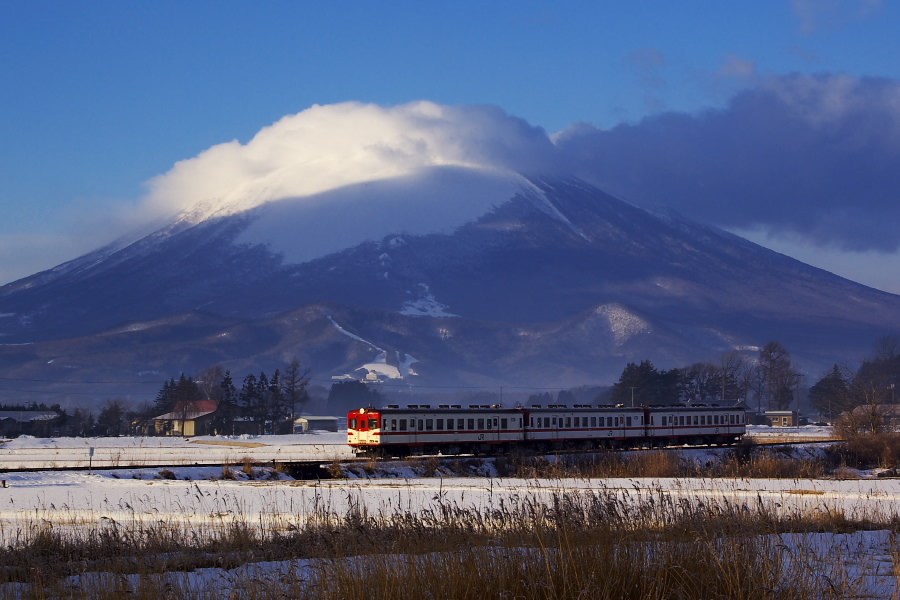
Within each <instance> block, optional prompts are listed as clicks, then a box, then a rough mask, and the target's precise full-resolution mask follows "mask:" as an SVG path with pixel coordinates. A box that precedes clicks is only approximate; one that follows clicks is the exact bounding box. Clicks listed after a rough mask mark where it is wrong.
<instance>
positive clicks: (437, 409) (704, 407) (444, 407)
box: [351, 404, 745, 414]
mask: <svg viewBox="0 0 900 600" xmlns="http://www.w3.org/2000/svg"><path fill="white" fill-rule="evenodd" d="M645 409H650V410H654V411H658V410H678V411H684V410H687V411H708V410H741V411H743V410H745V408H744V407H743V406H721V405H719V404H689V405H684V404H663V405H651V406H624V405H621V404H620V405H612V404H573V405H572V406H569V405H567V404H547V405H542V404H534V405H532V406H517V407H510V406H502V405H500V404H438V405H437V406H434V405H431V404H407V405H406V406H400V405H399V404H388V405H387V406H382V407H378V408H375V407H372V406H369V407H364V408H358V409H356V410H355V411H351V412H360V413H361V414H365V412H379V413H398V412H410V411H417V412H422V411H428V412H432V413H441V412H454V413H456V412H460V411H472V412H487V411H489V412H497V411H502V412H516V411H523V410H530V411H540V412H547V411H560V410H565V411H597V410H603V411H620V412H621V411H643V410H645Z"/></svg>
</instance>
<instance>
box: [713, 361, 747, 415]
mask: <svg viewBox="0 0 900 600" xmlns="http://www.w3.org/2000/svg"><path fill="white" fill-rule="evenodd" d="M746 371H747V359H746V357H745V356H744V355H743V354H741V353H740V352H739V351H738V350H728V351H726V352H723V353H722V355H721V356H719V368H718V374H717V375H718V379H719V391H720V394H719V401H720V402H722V403H723V404H725V403H727V402H731V403H737V402H738V401H740V400H742V399H744V397H745V396H746V389H745V386H746V382H747V378H746Z"/></svg>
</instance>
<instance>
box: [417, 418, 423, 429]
mask: <svg viewBox="0 0 900 600" xmlns="http://www.w3.org/2000/svg"><path fill="white" fill-rule="evenodd" d="M416 429H418V430H419V431H422V429H423V427H422V419H419V426H418V427H416Z"/></svg>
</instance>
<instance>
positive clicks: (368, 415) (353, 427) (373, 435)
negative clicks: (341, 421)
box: [347, 408, 383, 454]
mask: <svg viewBox="0 0 900 600" xmlns="http://www.w3.org/2000/svg"><path fill="white" fill-rule="evenodd" d="M382 443H383V442H382V439H381V414H380V413H379V412H378V410H377V409H374V408H360V409H357V410H351V411H350V412H349V413H347V444H349V445H350V446H351V447H352V448H353V451H354V452H355V453H357V454H371V453H375V452H377V451H378V448H379V447H380V446H381V444H382Z"/></svg>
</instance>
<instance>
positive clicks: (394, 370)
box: [327, 315, 418, 380]
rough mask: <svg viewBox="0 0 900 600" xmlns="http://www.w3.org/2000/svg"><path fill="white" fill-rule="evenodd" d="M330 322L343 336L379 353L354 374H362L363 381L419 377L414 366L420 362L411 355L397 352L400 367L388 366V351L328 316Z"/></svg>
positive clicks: (355, 370)
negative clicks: (382, 378) (380, 378)
mask: <svg viewBox="0 0 900 600" xmlns="http://www.w3.org/2000/svg"><path fill="white" fill-rule="evenodd" d="M327 318H328V320H329V322H331V324H332V325H333V326H334V328H335V329H337V330H338V331H339V332H341V333H342V334H344V335H346V336H347V337H349V338H351V339H353V340H356V341H357V342H362V343H363V344H366V345H367V346H369V347H370V348H372V349H374V350H376V351H378V355H377V356H376V357H375V359H374V360H372V362H368V363H366V364H364V365H362V366H360V367H358V368H356V369H354V372H362V379H368V380H373V379H377V378H378V377H379V376H380V377H386V378H387V379H403V378H404V377H408V376H410V375H417V373H416V372H415V371H414V370H413V368H412V365H413V364H414V363H416V362H418V361H417V360H416V359H415V358H414V357H412V356H410V355H409V354H404V355H401V353H400V352H397V364H398V365H399V366H397V367H395V366H394V365H391V364H388V361H387V352H388V351H387V350H384V349H383V348H380V347H378V346H376V345H375V344H373V343H372V342H370V341H368V340H366V339H363V338H361V337H359V336H358V335H355V334H353V333H350V332H349V331H347V330H346V329H344V328H343V327H341V326H340V325H338V324H337V321H335V320H334V318H333V317H332V316H331V315H327ZM370 374H371V375H370Z"/></svg>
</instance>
